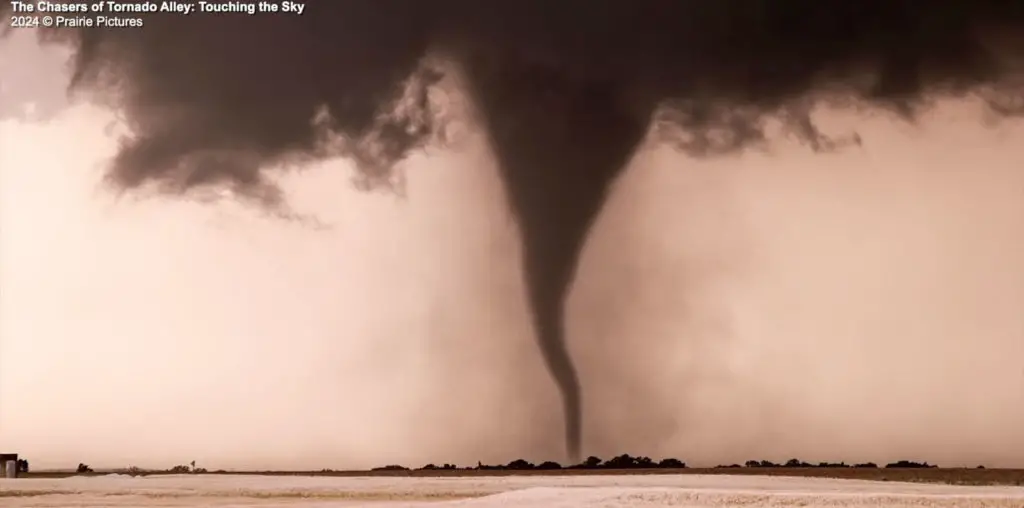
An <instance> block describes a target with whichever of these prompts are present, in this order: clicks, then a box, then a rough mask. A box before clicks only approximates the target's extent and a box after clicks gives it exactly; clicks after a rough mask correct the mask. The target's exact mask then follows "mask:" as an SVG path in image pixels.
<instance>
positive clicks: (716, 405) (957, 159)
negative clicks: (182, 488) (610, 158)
mask: <svg viewBox="0 0 1024 508" xmlns="http://www.w3.org/2000/svg"><path fill="white" fill-rule="evenodd" d="M0 76H3V90H2V94H3V95H2V96H0V100H2V101H3V102H2V104H0V111H3V112H5V113H6V115H5V119H3V120H0V449H4V450H13V451H17V452H20V453H22V454H24V455H25V456H27V457H28V458H29V459H30V460H31V461H32V464H33V466H34V467H37V468H39V467H73V466H74V465H75V464H77V463H78V462H86V463H89V464H91V465H93V466H94V467H123V466H128V465H137V466H142V467H169V466H172V465H174V464H178V463H186V462H189V461H191V460H196V461H197V463H198V464H199V465H201V466H206V467H209V468H222V467H223V468H314V469H320V468H327V467H329V468H346V467H350V468H351V467H369V466H375V465H381V464H385V463H403V464H406V465H413V466H416V465H422V463H426V462H436V463H442V462H459V463H463V464H475V462H476V461H477V460H483V461H485V462H487V461H492V462H497V461H505V462H507V461H509V460H511V459H514V458H518V457H526V458H529V459H532V460H544V459H547V458H558V457H559V456H560V454H561V450H562V447H563V443H562V441H561V439H562V430H563V429H562V427H561V425H560V423H559V422H560V418H561V415H560V406H559V402H558V398H557V394H556V393H555V391H554V386H553V384H552V383H551V381H550V380H549V378H548V375H547V374H546V372H545V371H544V369H543V366H542V364H541V360H540V356H539V354H538V353H537V351H536V346H535V344H534V343H533V340H532V338H531V331H530V329H529V325H528V324H527V322H526V310H525V305H524V302H523V301H522V298H523V297H522V294H521V292H522V286H521V284H520V282H519V280H518V247H517V245H516V236H515V235H516V231H515V228H514V226H513V224H512V223H511V221H510V218H509V216H508V214H507V212H506V211H505V208H504V204H503V203H502V202H501V199H502V198H501V189H500V187H499V184H498V182H497V178H496V176H495V170H494V167H493V163H492V162H490V159H489V157H488V156H487V153H486V146H484V144H483V143H482V142H480V140H478V139H475V138H472V137H471V138H469V139H468V140H467V141H466V143H464V147H465V149H464V150H462V151H458V152H449V153H439V154H432V155H429V156H422V157H418V158H416V159H415V160H412V161H410V162H409V164H408V166H409V176H410V182H409V192H408V196H407V198H406V199H405V200H401V199H396V198H395V197H391V196H387V195H382V194H361V193H359V192H357V191H354V190H352V189H351V187H350V185H349V168H348V167H347V166H346V163H345V162H344V161H333V162H329V163H325V164H322V165H319V166H317V167H313V168H309V169H308V170H307V171H304V172H300V173H297V174H293V175H290V176H289V177H288V178H287V179H286V180H285V181H284V186H285V187H286V188H287V189H288V190H289V192H290V202H291V203H292V204H293V205H294V207H295V208H296V209H298V210H299V211H301V212H304V213H309V214H314V215H316V216H317V217H318V218H319V219H320V220H321V221H323V222H324V223H325V224H327V225H328V226H329V227H328V228H327V229H324V230H317V229H314V228H310V227H304V226H302V225H300V224H296V223H289V222H285V221H282V220H278V219H273V218H267V217H262V216H260V214H258V213H257V212H255V211H253V210H250V209H247V208H244V207H241V206H239V205H237V204H232V203H230V200H225V201H224V202H221V203H220V204H200V203H196V202H186V201H180V200H179V201H174V200H169V199H166V198H160V199H144V200H140V199H137V198H136V197H134V196H123V197H121V198H120V199H118V198H117V196H115V195H113V194H112V193H111V192H109V191H108V190H107V189H106V188H104V187H102V186H101V185H100V176H101V172H102V164H103V162H104V161H105V158H107V157H109V156H111V155H112V154H113V152H114V150H115V148H116V145H117V137H116V136H117V134H118V133H119V132H121V131H123V127H122V126H120V125H119V124H118V122H117V119H116V117H115V115H114V114H113V113H112V112H109V111H105V110H102V109H100V108H98V107H95V106H90V105H86V104H82V103H78V104H74V105H71V106H68V107H66V108H63V109H58V108H56V107H55V106H59V105H61V104H62V102H63V101H62V93H63V92H62V87H63V82H64V81H65V80H66V78H65V77H64V75H63V73H62V70H61V54H60V53H58V52H55V51H54V50H52V49H47V50H41V49H39V48H37V47H36V46H35V43H34V41H32V40H30V39H29V38H27V37H24V36H21V35H19V36H15V37H13V38H12V39H10V40H6V41H3V42H2V43H0ZM27 102H34V103H35V106H34V107H30V106H27V105H26V103H27ZM12 112H19V115H17V116H9V115H10V114H11V113H12ZM50 113H54V115H53V116H50V115H49V114H50ZM824 118H825V120H826V121H827V123H829V124H830V125H831V127H833V128H834V129H836V130H837V132H843V131H846V130H849V129H853V128H855V129H856V130H857V131H858V132H859V133H860V134H861V135H862V137H863V140H864V146H863V148H861V149H850V150H847V151H845V152H843V153H841V154H835V155H813V154H811V153H810V152H808V151H807V150H806V149H805V148H803V147H800V146H797V145H795V144H791V143H787V142H786V141H785V140H782V141H780V142H779V144H778V146H777V149H776V150H775V151H774V153H773V154H771V155H766V154H747V155H744V156H742V157H735V158H728V159H721V160H717V161H712V162H707V161H705V162H697V161H693V160H688V159H685V158H683V157H680V156H678V155H676V154H674V153H673V152H672V151H671V150H670V149H667V148H664V147H663V148H659V149H652V150H650V151H648V152H644V153H642V154H640V155H639V156H638V157H637V159H636V160H635V161H634V164H633V167H632V169H631V171H630V172H629V173H628V174H627V175H626V177H625V179H624V181H622V182H621V185H620V187H619V189H618V192H617V194H616V195H615V197H614V198H613V201H612V203H610V206H609V208H608V210H607V211H606V213H605V215H604V217H603V219H602V221H601V223H600V224H599V225H598V228H597V231H596V232H595V234H594V236H593V238H592V241H591V244H590V246H589V248H588V251H587V254H586V256H585V260H584V263H583V266H582V268H581V273H580V277H581V280H580V281H579V283H578V284H577V285H576V289H575V291H574V294H573V299H572V302H571V312H570V321H571V323H570V342H571V346H572V349H573V352H574V354H575V355H576V356H577V357H578V359H579V364H580V371H581V372H580V373H581V378H582V383H583V386H584V390H585V391H584V396H585V399H584V400H585V404H586V405H585V438H584V441H585V445H584V453H586V454H597V455H601V456H608V455H611V454H613V453H631V454H648V455H651V456H656V457H661V456H676V457H679V458H681V459H683V460H686V461H688V462H690V463H693V464H705V465H714V464H719V463H730V462H742V461H744V460H747V459H752V458H757V459H761V458H764V459H772V460H786V459H788V458H792V457H799V458H802V459H804V460H809V461H818V460H829V461H839V460H846V461H866V460H873V461H877V462H883V461H888V460H896V459H902V458H907V459H914V460H927V461H930V462H938V463H940V464H943V465H958V464H963V465H975V464H978V463H986V464H989V465H1004V466H1006V465H1017V466H1024V432H1021V430H1020V429H1022V428H1024V312H1021V309H1022V308H1024V262H1022V261H1021V260H1022V259H1024V235H1022V232H1024V147H1022V146H1021V145H1020V143H1019V140H1020V139H1024V125H1021V124H1020V123H1016V124H1013V123H1004V124H1002V125H1000V126H995V127H983V126H982V123H983V120H984V117H983V115H982V113H981V112H980V109H979V108H977V107H975V105H973V104H969V103H960V104H945V105H944V106H943V107H942V108H940V109H939V110H938V111H936V112H934V113H933V114H931V115H929V116H928V117H927V118H926V119H925V122H926V125H925V126H924V127H923V128H921V129H915V128H911V127H909V126H906V125H901V124H897V123H894V122H892V121H890V120H887V119H885V118H881V117H877V116H876V117H872V118H867V117H864V116H855V115H853V114H850V113H835V112H831V113H827V114H826V116H825V117H824ZM1014 140H1017V142H1016V143H1015V142H1014Z"/></svg>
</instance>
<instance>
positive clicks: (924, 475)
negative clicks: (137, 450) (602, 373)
mask: <svg viewBox="0 0 1024 508" xmlns="http://www.w3.org/2000/svg"><path fill="white" fill-rule="evenodd" d="M103 474H105V473H92V475H94V476H101V475H103ZM165 474H169V473H163V472H147V473H145V475H147V476H156V475H165ZM209 474H211V475H260V476H319V477H418V478H446V477H447V478H458V477H490V476H609V475H611V476H633V475H731V476H736V475H743V476H747V475H754V476H786V477H802V478H837V479H848V480H871V481H892V482H918V483H942V484H947V485H1006V486H1024V469H975V468H852V467H835V468H828V467H765V468H762V467H742V468H685V469H667V468H658V469H556V470H527V471H517V470H477V469H455V470H445V469H429V470H423V469H414V470H408V471H217V472H211V473H209ZM69 476H75V474H74V473H71V472H38V473H29V474H28V475H25V477H26V478H65V477H69Z"/></svg>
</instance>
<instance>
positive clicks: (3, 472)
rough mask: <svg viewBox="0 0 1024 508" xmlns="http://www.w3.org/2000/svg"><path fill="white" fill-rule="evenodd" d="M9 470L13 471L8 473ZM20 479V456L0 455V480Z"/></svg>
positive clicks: (14, 454)
mask: <svg viewBox="0 0 1024 508" xmlns="http://www.w3.org/2000/svg"><path fill="white" fill-rule="evenodd" d="M8 468H10V469H11V470H10V471H8ZM17 477H18V454H17V453H0V478H17Z"/></svg>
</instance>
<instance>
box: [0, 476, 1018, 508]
mask: <svg viewBox="0 0 1024 508" xmlns="http://www.w3.org/2000/svg"><path fill="white" fill-rule="evenodd" d="M0 506H3V507H4V508H15V507H30V506H39V507H83V506H90V507H105V506H110V507H123V506H147V507H148V506H214V507H217V508H226V507H263V508H274V507H283V506H302V507H321V508H326V507H335V506H345V507H348V506H373V507H377V508H384V507H388V508H395V507H425V506H431V507H448V506H460V507H466V508H474V507H491V506H501V507H538V508H539V507H543V508H568V507H573V508H576V507H580V508H582V507H609V508H610V507H633V506H651V507H654V506H674V507H704V506H742V507H765V506H780V507H781V506H801V507H805V508H814V507H847V506H872V507H878V506H885V507H896V508H899V507H923V506H942V507H957V508H971V507H989V506H992V507H997V506H998V507H1015V508H1021V507H1024V487H958V486H948V485H926V484H916V483H897V482H868V481H861V480H832V479H817V478H785V477H767V476H725V475H715V476H704V475H636V476H504V477H449V478H409V477H302V476H294V477H283V476H230V475H180V476H178V475H168V476H151V477H137V478H133V477H127V476H116V475H111V476H101V477H92V478H85V477H71V478H59V479H58V478H53V479H48V478H38V479H35V478H27V479H18V480H0Z"/></svg>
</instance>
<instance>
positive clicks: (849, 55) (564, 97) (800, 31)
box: [0, 0, 1024, 459]
mask: <svg viewBox="0 0 1024 508" xmlns="http://www.w3.org/2000/svg"><path fill="white" fill-rule="evenodd" d="M90 3H92V2H90ZM11 5H12V4H10V3H4V4H2V5H0V13H2V14H4V15H7V14H9V13H10V10H11V8H12V7H11ZM138 18H139V19H140V22H141V23H142V25H143V26H141V27H138V28H124V29H110V30H105V29H90V28H53V27H51V28H49V29H40V30H39V31H38V33H39V35H40V37H41V38H42V39H43V40H44V41H47V42H52V43H55V44H62V45H65V46H67V47H69V48H70V49H71V50H72V60H71V62H70V66H71V69H72V76H73V78H72V90H73V91H76V92H88V93H89V94H90V95H91V96H92V97H94V98H96V99H97V100H103V101H105V102H106V104H108V105H110V106H112V107H114V108H116V109H117V110H119V111H120V112H121V114H122V115H123V118H124V119H125V120H126V122H127V124H128V125H129V127H130V129H131V133H130V135H129V136H128V137H126V138H125V139H124V140H122V144H121V148H120V151H119V152H118V153H117V154H116V156H115V157H114V158H113V160H112V161H111V163H110V165H109V168H108V171H107V179H108V181H109V182H110V183H111V184H112V185H113V186H114V187H115V189H116V190H118V191H127V190H138V189H156V190H158V191H159V192H161V193H163V194H164V195H166V196H171V197H180V196H187V195H188V194H189V193H191V192H194V191H197V190H201V189H206V188H209V187H229V188H231V189H232V190H234V191H235V192H234V195H237V196H241V197H243V198H247V199H249V201H250V202H253V203H255V204H256V206H260V207H263V208H266V209H272V210H279V211H280V210H283V209H286V208H287V203H286V202H285V201H286V200H285V199H284V198H283V196H282V195H281V193H280V191H279V190H278V189H277V188H276V187H275V186H274V185H273V183H272V179H270V178H268V176H267V175H268V172H269V171H273V170H274V169H273V168H282V167H288V166H289V165H294V164H295V163H300V164H301V163H305V162H309V161H313V160H318V159H324V158H328V157H337V156H346V157H350V158H351V159H353V160H354V161H355V162H356V163H357V166H358V168H359V173H360V176H361V177H362V181H363V182H364V183H368V184H371V185H370V186H373V185H379V186H387V185H388V182H390V181H392V176H394V172H395V171H396V169H395V166H396V165H397V164H398V163H399V162H400V161H401V160H403V159H404V158H406V157H407V156H408V155H409V154H410V153H411V152H413V151H415V150H418V149H420V148H422V147H423V146H425V145H426V144H428V143H429V142H431V140H433V139H436V137H437V134H438V132H439V131H440V129H441V128H442V127H443V125H442V124H443V122H441V121H439V120H438V118H437V116H436V115H433V114H432V111H431V105H430V102H429V101H428V100H425V99H424V95H423V94H422V93H420V94H419V95H414V97H413V99H414V100H405V99H403V100H404V102H403V103H402V104H400V106H401V107H400V108H398V109H396V100H398V99H400V98H403V97H405V98H406V99H408V97H407V96H408V91H409V87H408V86H407V84H408V83H409V79H410V77H418V79H420V82H421V83H429V82H430V78H429V75H428V74H429V73H426V72H424V71H423V67H422V62H423V61H424V58H425V57H427V56H429V55H431V54H434V53H438V54H443V55H446V56H448V57H450V58H452V59H453V61H454V63H455V65H456V66H458V67H459V68H460V69H461V72H463V73H464V74H465V77H466V80H465V81H466V89H467V90H466V91H467V93H468V94H469V96H470V97H471V98H472V101H473V103H474V105H475V106H476V109H477V110H478V111H479V116H480V119H481V123H482V125H483V128H484V129H485V130H486V134H487V135H488V137H489V138H490V142H491V144H492V147H493V149H494V152H495V154H496V156H497V160H498V165H499V167H500V173H501V177H502V180H503V181H504V184H505V188H506V193H507V201H508V203H509V205H510V207H511V209H512V212H513V215H514V216H515V218H516V221H517V223H518V225H519V229H520V233H521V235H522V242H523V252H524V263H523V264H524V280H525V285H526V288H527V293H528V298H529V302H530V310H531V316H532V320H533V326H534V329H535V331H536V335H537V340H538V344H539V346H540V350H541V352H542V354H543V357H544V360H545V362H546V365H547V367H548V369H549V371H550V373H551V375H552V377H553V379H554V380H555V384H556V385H557V387H558V389H559V390H560V392H561V396H562V400H563V403H564V413H565V414H564V417H565V433H566V448H567V451H568V454H569V456H570V457H571V458H573V459H577V458H578V457H579V455H580V452H581V429H582V426H583V425H582V416H581V415H582V407H583V401H584V397H583V394H582V390H581V380H580V379H579V376H578V373H577V372H576V369H575V368H574V366H573V362H572V357H571V355H570V353H569V350H568V347H567V346H566V341H565V322H564V321H565V319H564V318H565V316H564V314H565V312H564V305H565V300H566V296H567V293H568V292H569V290H570V288H571V286H572V283H573V279H574V277H575V272H576V268H577V263H578V259H579V256H580V251H581V249H582V247H583V245H584V242H585V240H586V237H587V233H588V231H589V229H590V228H591V226H592V225H593V223H594V220H595V217H596V216H597V215H598V214H599V212H600V210H601V207H602V203H603V202H604V200H605V197H606V195H607V194H608V192H609V189H610V187H611V186H612V185H614V182H615V179H616V176H617V175H618V174H619V173H620V172H621V171H622V168H623V166H624V165H625V164H626V162H627V161H628V159H629V158H630V156H631V154H632V153H633V152H634V151H635V150H636V149H637V146H638V144H639V143H640V141H641V140H642V139H643V138H644V136H645V135H647V134H648V133H649V132H651V129H652V127H658V128H659V129H660V130H659V132H664V133H668V134H667V135H666V136H665V137H663V138H659V139H660V140H661V141H662V142H665V143H670V144H672V145H673V146H675V147H677V148H678V149H679V150H680V151H681V152H683V153H685V154H688V155H690V156H693V157H716V156H721V155H727V154H735V153H739V152H741V151H743V150H746V149H749V148H751V147H765V146H767V145H769V144H770V138H771V136H769V135H768V130H769V127H770V126H772V125H776V126H781V128H782V131H783V132H784V133H785V134H787V135H791V136H794V137H796V138H797V139H800V140H802V141H805V142H806V144H807V145H808V146H809V147H810V149H812V150H832V149H837V148H840V147H842V146H843V144H842V143H840V142H839V141H842V140H837V139H833V138H831V137H830V136H828V135H827V134H826V133H823V132H822V131H821V130H819V129H818V127H817V125H816V124H815V122H814V121H813V112H814V109H815V108H816V107H818V106H821V105H830V106H839V107H856V108H862V109H868V110H871V111H874V112H877V113H878V114H884V115H889V116H891V117H892V118H893V119H894V120H895V121H906V122H910V123H914V122H916V119H917V118H918V117H919V114H920V112H921V111H924V110H926V109H927V108H928V106H929V105H931V104H932V103H934V102H935V100H936V99H940V98H945V97H975V98H978V99H980V100H981V101H983V102H985V103H986V104H988V106H989V107H990V109H991V111H992V112H993V115H994V116H995V117H1008V116H1015V115H1021V114H1024V36H1022V35H1021V34H1024V3H1021V2H1011V1H1004V0H930V1H927V2H924V1H917V0H860V1H850V0H715V1H711V0H632V1H626V0H622V1H607V2H590V1H585V0H561V1H558V2H549V1H542V0H515V1H513V0H495V1H491V2H478V1H472V0H432V1H425V0H345V1H337V2H317V3H310V4H308V5H307V6H306V9H305V10H304V11H303V13H302V14H297V13H294V12H279V13H274V14H266V13H263V14H260V13H258V14H256V15H252V16H249V15H244V14H226V13H225V14H219V15H209V14H206V15H204V14H196V15H190V16H183V15H180V14H176V13H171V12H167V13H163V12H156V13H146V14H139V15H138ZM424 86H426V85H424ZM314 119H316V121H314ZM325 133H329V134H332V135H334V136H336V137H339V138H341V139H343V140H345V143H341V144H325V143H324V142H323V140H324V138H325ZM865 149H867V150H870V147H865ZM579 339H580V340H586V338H585V337H581V338H579Z"/></svg>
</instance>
